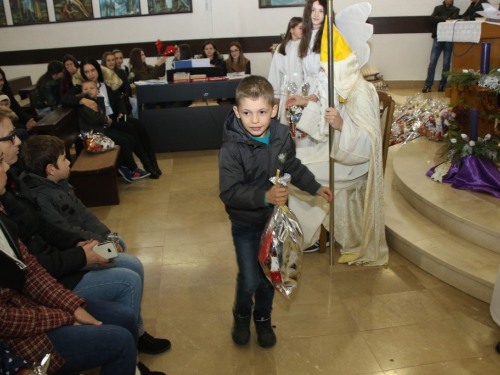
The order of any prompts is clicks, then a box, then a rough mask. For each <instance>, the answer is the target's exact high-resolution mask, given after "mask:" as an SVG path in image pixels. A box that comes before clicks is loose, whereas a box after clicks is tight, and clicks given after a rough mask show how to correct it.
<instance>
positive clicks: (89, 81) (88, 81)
mask: <svg viewBox="0 0 500 375" xmlns="http://www.w3.org/2000/svg"><path fill="white" fill-rule="evenodd" d="M85 83H93V84H94V85H95V87H98V86H97V82H94V81H91V80H90V79H86V80H84V81H83V82H82V87H83V85H84V84H85Z"/></svg>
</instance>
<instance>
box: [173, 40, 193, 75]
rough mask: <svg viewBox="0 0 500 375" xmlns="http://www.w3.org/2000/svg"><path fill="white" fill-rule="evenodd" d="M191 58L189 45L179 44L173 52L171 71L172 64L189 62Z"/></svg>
mask: <svg viewBox="0 0 500 375" xmlns="http://www.w3.org/2000/svg"><path fill="white" fill-rule="evenodd" d="M192 58H193V53H192V52H191V47H190V46H189V44H179V46H178V47H177V50H176V51H175V55H174V59H173V60H172V69H175V66H174V62H176V61H182V60H190V59H192Z"/></svg>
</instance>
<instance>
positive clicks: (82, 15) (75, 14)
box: [54, 0, 94, 22]
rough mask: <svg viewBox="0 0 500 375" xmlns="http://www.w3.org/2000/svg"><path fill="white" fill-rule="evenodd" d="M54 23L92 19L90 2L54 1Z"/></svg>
mask: <svg viewBox="0 0 500 375" xmlns="http://www.w3.org/2000/svg"><path fill="white" fill-rule="evenodd" d="M54 12H55V14H56V22H68V21H81V20H90V19H93V18H94V11H93V8H92V0H54Z"/></svg>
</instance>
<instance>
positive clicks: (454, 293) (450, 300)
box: [429, 285, 490, 318]
mask: <svg viewBox="0 0 500 375" xmlns="http://www.w3.org/2000/svg"><path fill="white" fill-rule="evenodd" d="M429 291H430V292H431V293H432V295H433V296H434V297H435V298H436V300H437V301H439V303H441V304H442V305H443V306H444V308H445V309H446V310H447V311H448V312H449V313H450V314H451V315H453V316H454V317H457V318H464V317H467V316H477V315H482V316H488V317H489V316H490V309H489V305H488V304H486V303H484V302H482V301H479V300H477V299H475V298H473V297H471V296H469V295H467V294H465V293H464V292H461V291H460V290H458V289H455V288H453V287H452V286H449V285H445V286H442V287H439V288H433V289H429Z"/></svg>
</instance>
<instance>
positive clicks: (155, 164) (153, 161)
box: [148, 152, 162, 176]
mask: <svg viewBox="0 0 500 375" xmlns="http://www.w3.org/2000/svg"><path fill="white" fill-rule="evenodd" d="M148 156H149V160H150V161H151V164H152V166H153V168H155V169H156V173H157V174H158V175H159V176H161V174H162V172H161V169H160V167H159V166H158V161H157V160H156V155H155V153H154V152H150V153H149V154H148Z"/></svg>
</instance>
